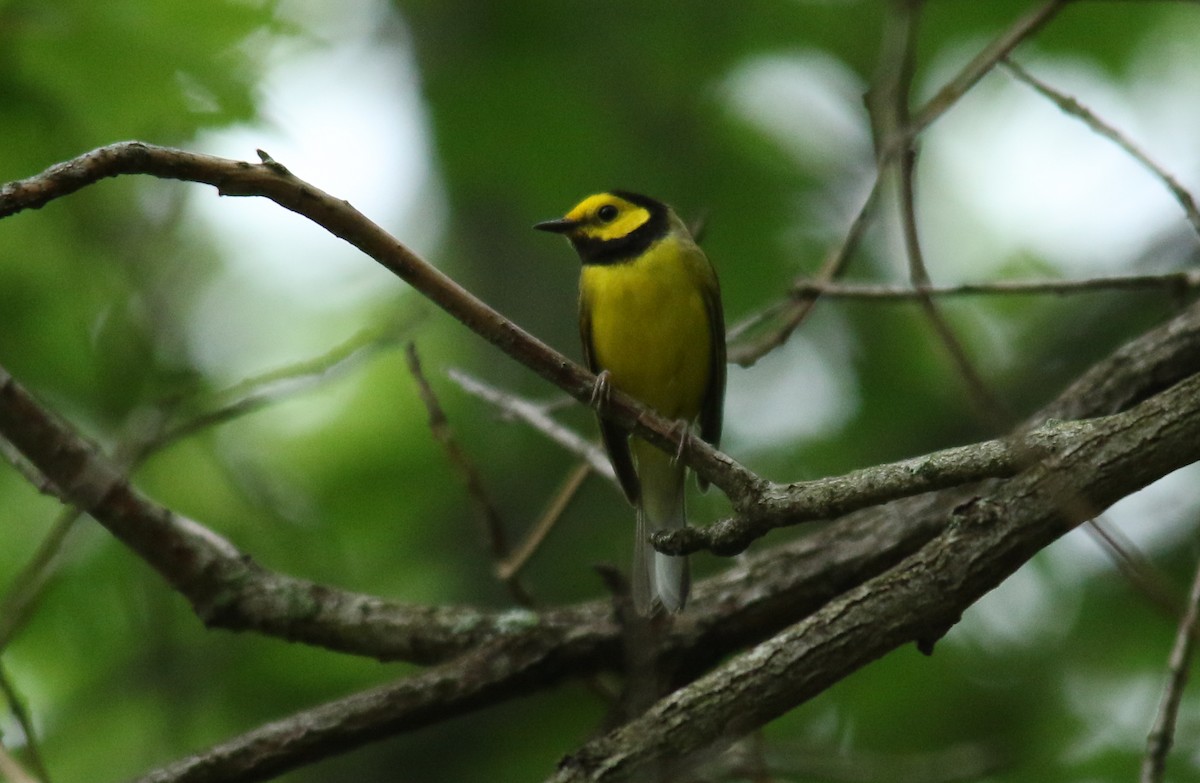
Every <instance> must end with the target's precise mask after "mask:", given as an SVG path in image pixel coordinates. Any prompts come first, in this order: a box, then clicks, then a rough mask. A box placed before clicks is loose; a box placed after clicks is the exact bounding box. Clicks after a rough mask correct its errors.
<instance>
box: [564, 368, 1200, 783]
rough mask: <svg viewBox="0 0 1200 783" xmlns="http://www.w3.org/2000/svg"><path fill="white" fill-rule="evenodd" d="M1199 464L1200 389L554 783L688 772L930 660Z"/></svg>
mask: <svg viewBox="0 0 1200 783" xmlns="http://www.w3.org/2000/svg"><path fill="white" fill-rule="evenodd" d="M1197 459H1200V375H1196V376H1193V377H1191V378H1189V379H1188V380H1186V381H1184V382H1182V383H1180V384H1178V385H1176V386H1174V387H1172V388H1171V389H1169V390H1167V391H1165V392H1163V393H1162V394H1160V395H1158V396H1157V397H1154V398H1152V399H1150V400H1147V401H1146V402H1144V403H1142V404H1141V405H1139V406H1137V407H1136V408H1134V409H1132V410H1130V411H1128V412H1126V413H1122V414H1119V415H1116V416H1112V417H1108V418H1106V419H1104V420H1103V421H1102V422H1100V423H1097V424H1096V425H1095V426H1089V427H1087V428H1086V431H1085V432H1084V434H1083V436H1082V437H1081V438H1079V440H1078V441H1077V442H1076V443H1074V444H1072V445H1071V446H1070V447H1069V448H1066V449H1064V450H1063V451H1062V452H1061V453H1058V454H1055V455H1054V456H1053V457H1052V458H1051V459H1048V460H1046V461H1045V462H1043V463H1041V464H1039V465H1038V466H1036V467H1034V468H1033V469H1031V470H1029V471H1026V472H1025V473H1022V474H1021V475H1020V476H1018V477H1016V478H1014V479H1012V480H1010V481H1007V482H1002V483H1000V484H998V485H997V486H995V488H994V489H993V490H992V491H990V492H988V493H987V494H985V495H983V496H982V497H979V498H977V499H975V500H973V501H972V502H970V503H967V504H964V505H963V506H961V507H960V508H958V509H956V510H955V512H954V513H953V514H952V516H951V518H950V521H951V524H950V525H949V526H948V527H947V528H946V530H945V531H944V532H943V533H941V534H940V535H939V536H938V537H937V538H936V539H935V540H934V541H932V542H930V544H928V545H927V546H925V547H922V548H921V549H920V550H919V551H917V552H916V553H915V554H913V555H912V556H910V557H908V558H907V559H905V560H904V561H903V562H902V563H901V564H900V565H899V566H897V567H896V568H894V569H892V570H890V571H888V572H886V573H884V574H881V575H880V576H878V577H875V578H874V579H872V580H870V581H868V582H866V583H865V584H863V585H861V586H859V587H857V588H855V589H853V590H850V591H849V592H847V593H846V594H844V595H842V596H840V597H839V598H837V599H835V600H834V601H832V602H831V603H829V604H828V605H826V606H824V607H823V608H822V609H820V610H819V611H818V612H817V613H816V614H814V615H812V616H811V617H809V618H807V619H805V620H803V621H801V622H799V623H797V624H795V625H793V626H792V627H790V628H788V629H787V630H786V631H784V632H782V633H780V634H778V635H777V636H774V637H772V638H771V639H770V640H769V641H767V642H764V643H763V644H760V645H758V646H757V647H754V648H753V649H751V650H749V651H747V652H745V653H742V654H741V655H738V656H737V657H735V658H734V659H733V660H731V661H729V662H728V663H726V664H725V665H723V666H721V667H719V668H717V669H715V670H714V671H712V672H710V673H709V674H707V675H706V676H704V677H703V678H701V679H699V680H697V681H695V682H694V683H692V684H691V685H689V686H687V687H685V688H683V689H681V690H679V691H676V692H675V693H673V694H671V695H670V696H668V697H666V698H665V699H663V700H662V701H660V702H659V703H657V704H656V705H655V706H654V707H652V708H651V709H650V710H649V711H648V712H647V713H646V714H645V715H643V716H642V717H640V718H638V719H637V720H634V721H632V722H630V723H628V724H626V725H625V726H623V727H621V728H620V729H618V730H616V731H614V732H612V733H610V734H608V735H606V736H604V737H602V738H600V739H598V740H595V741H593V742H591V743H589V744H588V745H586V746H585V747H584V748H583V749H582V750H580V751H579V752H578V753H576V754H573V755H572V756H571V757H570V758H569V759H568V760H567V761H566V762H565V763H564V765H563V766H562V767H561V768H560V770H559V772H558V774H556V775H555V776H554V777H553V778H552V780H554V781H555V782H556V783H567V781H572V782H574V781H618V780H629V779H631V778H635V777H637V776H638V775H640V774H642V773H643V772H644V771H646V770H647V769H651V768H653V769H661V768H664V767H666V768H668V769H670V768H671V767H674V766H685V765H687V764H688V763H694V761H695V760H696V756H697V755H698V756H700V757H706V756H707V755H709V754H711V753H713V752H715V751H717V750H720V749H721V748H723V747H725V746H726V745H728V744H729V743H730V742H732V741H733V740H734V739H736V738H737V737H739V736H741V735H743V734H745V733H746V732H748V731H751V730H753V729H755V728H757V727H759V726H762V725H763V724H765V723H767V722H769V721H771V720H773V719H774V718H776V717H778V716H780V715H782V714H783V713H784V712H786V711H788V710H790V709H792V708H794V707H795V706H797V705H798V704H801V703H803V702H804V701H806V700H807V699H809V698H812V697H813V696H815V695H816V694H818V693H820V692H821V691H823V690H824V689H825V688H827V687H829V686H830V685H831V684H833V683H834V682H837V681H838V680H840V679H841V678H843V677H845V676H847V675H849V674H850V673H852V672H854V671H856V670H857V669H859V668H861V667H862V666H864V665H866V664H867V663H869V662H870V661H873V660H875V659H876V658H879V657H881V656H882V655H884V654H885V653H887V652H889V651H891V650H893V649H895V648H896V647H898V646H900V645H902V644H905V643H907V642H911V641H916V642H918V643H920V644H921V645H922V647H923V649H927V650H928V649H931V648H932V642H933V641H934V640H936V639H937V638H939V637H940V636H941V635H942V634H943V633H945V631H946V630H947V629H949V628H950V627H951V626H952V625H953V624H954V623H956V622H957V621H958V619H959V617H960V615H961V613H962V612H963V611H964V610H965V609H966V608H967V607H969V606H970V605H971V604H972V603H974V602H975V601H976V600H978V599H979V598H980V597H981V596H982V595H983V594H984V593H986V592H987V591H989V590H991V589H992V588H994V587H996V586H997V585H998V584H1000V582H1002V581H1003V580H1004V579H1005V578H1006V577H1007V576H1008V575H1009V574H1011V573H1012V572H1013V571H1015V570H1016V569H1017V568H1018V567H1020V566H1021V565H1022V564H1023V563H1024V562H1025V561H1026V560H1028V559H1029V558H1030V557H1032V556H1033V555H1034V554H1035V553H1036V552H1037V551H1038V550H1040V549H1041V548H1042V547H1044V546H1046V545H1047V544H1049V543H1050V542H1051V541H1053V540H1055V539H1056V538H1058V537H1059V536H1060V535H1062V534H1063V533H1065V532H1066V531H1068V530H1070V529H1071V528H1072V527H1074V526H1075V525H1076V524H1079V523H1080V522H1083V521H1084V520H1086V519H1088V518H1090V517H1092V516H1094V515H1095V514H1097V513H1099V512H1100V511H1102V510H1103V509H1105V508H1107V507H1108V506H1109V505H1111V504H1112V503H1113V502H1115V501H1116V500H1118V499H1120V498H1121V497H1124V496H1125V495H1127V494H1129V493H1131V492H1134V491H1137V490H1138V489H1140V488H1142V487H1143V486H1145V485H1146V484H1148V483H1150V482H1151V481H1154V480H1155V479H1157V478H1159V477H1161V476H1163V475H1165V474H1167V473H1169V472H1171V471H1173V470H1175V469H1177V468H1179V467H1182V466H1184V465H1187V464H1190V463H1191V462H1194V461H1196V460H1197Z"/></svg>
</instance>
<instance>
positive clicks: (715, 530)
mask: <svg viewBox="0 0 1200 783" xmlns="http://www.w3.org/2000/svg"><path fill="white" fill-rule="evenodd" d="M1091 426H1092V424H1091V423H1090V422H1086V421H1085V422H1069V423H1062V422H1056V423H1053V424H1044V425H1042V426H1041V427H1039V428H1036V429H1033V430H1030V431H1029V432H1026V433H1024V434H1023V435H1021V436H1019V437H1015V438H1001V439H997V440H989V441H984V442H982V443H976V444H974V445H971V446H955V447H953V448H949V449H944V450H942V451H936V452H933V453H931V454H926V455H924V456H921V457H915V458H912V459H906V460H901V461H899V462H893V463H889V464H884V465H875V466H873V467H870V468H864V469H862V470H856V471H851V472H850V473H846V474H844V475H842V476H830V477H828V478H820V479H814V480H812V481H802V482H797V483H793V484H773V485H771V486H770V488H769V489H768V490H767V491H766V492H765V493H764V495H763V498H762V500H761V501H760V504H759V505H758V507H757V509H756V510H755V512H754V513H752V514H742V515H740V516H736V517H732V518H729V519H724V520H721V521H720V522H715V523H713V524H712V525H709V526H708V527H685V528H681V529H678V530H672V531H669V532H660V533H655V534H654V535H653V536H651V540H652V541H653V543H654V546H655V548H656V549H658V550H659V551H661V552H666V553H667V554H672V555H683V554H690V553H692V552H696V551H699V550H702V549H703V550H708V551H710V552H713V553H714V554H718V555H733V554H737V553H738V552H741V551H742V550H744V549H745V548H746V547H747V546H749V545H750V543H752V542H753V541H754V540H756V539H758V538H760V537H761V536H764V535H766V534H767V533H768V532H770V531H771V530H774V529H776V528H780V527H788V526H792V525H798V524H802V523H805V522H812V521H816V520H821V519H834V518H836V517H839V516H842V515H843V514H848V513H850V512H851V511H855V510H858V509H860V508H866V507H868V506H872V505H876V504H878V503H884V502H887V501H889V500H896V499H898V498H901V497H911V496H912V495H916V494H921V493H924V492H929V491H933V490H936V489H944V488H947V487H955V486H961V485H963V484H970V483H973V482H976V481H980V480H982V479H986V478H1008V477H1012V476H1015V475H1017V474H1018V473H1019V472H1021V471H1022V470H1023V469H1025V468H1026V467H1028V466H1029V465H1030V464H1032V461H1033V460H1032V458H1033V457H1039V458H1040V457H1044V456H1046V455H1047V454H1049V453H1052V452H1054V451H1056V450H1057V449H1059V448H1064V447H1065V444H1067V443H1070V442H1071V441H1072V440H1073V439H1075V438H1077V437H1083V436H1085V435H1086V432H1085V431H1086V430H1087V429H1088V428H1089V427H1091Z"/></svg>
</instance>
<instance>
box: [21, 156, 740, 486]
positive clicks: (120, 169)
mask: <svg viewBox="0 0 1200 783" xmlns="http://www.w3.org/2000/svg"><path fill="white" fill-rule="evenodd" d="M259 155H260V157H261V158H262V159H263V161H264V162H263V163H261V164H251V163H246V162H244V161H234V160H228V159H225V158H218V157H215V156H212V155H201V154H198V153H192V152H184V151H182V150H176V149H170V148H168V147H159V146H155V145H153V144H146V143H143V142H138V141H127V142H120V143H118V144H111V145H109V146H107V147H100V148H99V149H95V150H92V151H91V152H88V153H85V154H83V155H80V156H79V157H77V158H74V159H72V160H69V161H66V162H64V163H59V164H57V165H55V166H51V167H50V168H49V169H47V170H46V171H44V172H42V173H41V174H38V175H36V176H33V177H30V178H28V179H24V180H18V181H15V182H10V183H8V184H6V185H4V186H3V187H2V188H0V218H4V217H7V216H9V215H13V214H16V213H17V212H20V211H22V210H26V209H37V208H38V207H41V206H44V205H45V204H47V203H49V202H50V201H53V200H54V199H57V198H61V197H63V196H67V195H70V194H71V193H74V192H76V191H78V190H80V189H81V188H84V187H87V186H89V185H93V184H95V183H97V182H100V181H101V180H104V179H106V178H109V177H116V176H122V175H129V174H149V175H152V176H155V177H159V178H161V179H176V180H183V181H188V182H198V183H202V184H206V185H212V186H214V187H216V188H217V191H218V193H220V194H221V195H225V196H262V197H264V198H268V199H270V200H271V201H274V202H275V203H276V204H278V205H280V206H281V207H283V208H285V209H288V210H291V211H292V212H295V213H296V214H298V215H301V216H303V217H306V218H308V219H309V220H311V221H313V222H314V223H316V224H317V225H319V226H321V227H322V228H324V229H325V230H327V231H329V232H330V233H331V234H333V235H334V236H336V237H338V238H340V239H343V240H345V241H346V242H349V243H350V244H351V245H353V246H354V247H356V248H358V249H359V250H361V251H362V252H363V253H365V254H367V255H368V256H370V257H371V258H373V259H374V260H375V261H377V262H378V263H379V264H381V265H382V266H383V267H385V268H386V269H388V270H389V271H390V272H392V273H393V274H395V275H396V276H397V277H399V278H401V279H402V280H404V281H405V282H407V283H408V284H409V285H411V286H412V287H413V288H415V289H416V290H417V291H419V292H420V293H421V294H422V295H424V296H425V297H426V298H427V299H429V300H430V301H432V302H433V303H434V304H436V305H437V306H438V307H440V308H442V309H443V310H445V311H446V312H447V313H449V314H450V315H451V316H453V317H454V318H455V319H456V320H458V321H459V322H461V323H462V324H463V325H464V326H466V327H467V328H468V329H470V330H471V331H473V332H475V333H476V334H477V335H479V336H480V337H482V338H484V339H485V340H487V341H488V342H490V343H491V344H492V345H494V346H495V347H497V348H499V349H500V350H501V351H503V352H504V353H506V354H507V355H508V356H510V357H512V358H513V359H515V360H516V361H518V362H520V363H521V364H523V365H525V366H526V367H528V368H529V369H531V370H533V371H534V372H536V373H537V374H538V375H540V376H542V377H543V378H545V379H546V380H547V381H549V382H550V383H552V384H554V385H556V386H558V387H559V388H561V389H562V390H563V391H565V392H567V393H568V394H570V395H571V396H572V397H574V398H575V399H576V400H578V401H580V402H582V403H584V404H587V405H592V404H593V401H592V398H593V394H592V392H593V390H594V389H595V385H596V376H595V375H593V374H592V373H590V372H588V371H587V370H585V369H584V368H583V367H581V366H580V365H578V364H576V363H575V362H573V361H571V360H570V359H568V358H567V357H566V356H563V355H562V354H560V353H559V352H557V351H555V350H554V349H552V348H551V347H550V346H548V345H546V344H545V343H544V342H542V341H541V340H539V339H537V338H536V337H534V336H533V335H531V334H529V333H528V332H526V331H525V330H524V329H522V328H521V327H519V326H517V325H516V324H515V323H513V322H512V321H510V320H508V319H507V318H505V317H504V316H503V315H501V314H500V313H498V312H496V311H495V310H494V309H492V308H491V307H489V306H488V305H487V304H485V303H484V302H483V301H482V300H481V299H479V298H478V297H476V296H475V295H474V294H472V293H470V292H469V291H467V290H466V289H465V288H463V287H462V286H460V285H459V284H458V283H456V282H455V281H454V280H452V279H451V278H450V277H449V276H447V275H446V274H445V273H443V272H441V271H440V270H438V269H436V268H435V267H434V266H433V265H431V264H429V263H428V262H427V261H425V260H424V259H422V258H421V257H420V256H418V255H417V254H416V253H414V252H413V251H412V250H410V249H408V248H407V247H405V246H404V245H403V244H402V243H400V242H399V241H398V240H396V238H395V237H393V236H391V235H390V234H388V233H387V232H386V231H384V230H383V229H382V228H381V227H379V226H378V225H377V224H375V223H373V222H372V221H370V220H369V219H367V217H366V216H364V215H363V214H362V213H361V212H359V211H358V210H356V209H355V208H354V207H353V206H351V205H350V203H349V202H348V201H345V200H344V199H339V198H335V197H333V196H331V195H329V194H328V193H325V192H324V191H322V190H320V189H318V188H316V187H314V186H313V185H310V184H308V183H307V182H304V181H303V180H301V179H299V178H298V177H296V176H295V175H293V174H292V173H291V172H290V171H288V170H287V169H286V168H284V167H283V166H281V165H280V164H278V163H276V162H275V161H273V160H271V158H270V157H269V156H267V155H266V153H264V152H262V151H261V150H260V151H259ZM598 413H599V414H600V415H601V416H603V417H604V418H606V419H609V420H610V421H612V422H614V423H615V424H617V425H618V426H620V427H623V428H624V429H626V430H629V431H630V432H635V433H637V434H638V435H639V436H641V437H642V438H643V439H645V440H647V441H649V442H651V443H653V444H654V445H655V446H658V447H659V448H661V449H663V450H664V451H669V452H670V453H671V454H675V453H677V452H680V451H681V449H680V443H679V438H680V436H679V432H678V428H677V427H675V426H674V422H671V421H668V420H666V419H664V418H663V417H661V416H659V415H657V414H656V413H655V412H654V411H652V410H650V409H649V408H647V407H646V406H644V405H642V404H641V403H639V402H638V401H637V400H635V399H633V398H632V397H630V396H629V395H628V394H625V393H623V392H620V391H619V390H616V389H614V390H613V391H612V393H611V394H609V395H606V396H605V398H604V400H603V401H602V404H598ZM687 438H688V443H687V444H686V448H685V449H682V453H684V455H685V456H684V460H685V461H686V462H687V464H688V466H689V467H691V468H692V469H693V470H695V471H696V473H698V474H699V475H700V476H701V477H703V478H704V479H706V480H708V481H709V482H710V483H712V484H715V485H716V486H718V487H720V488H721V490H722V491H723V492H725V493H726V494H727V495H728V496H729V497H730V499H731V500H732V501H733V503H734V505H735V506H736V505H738V504H740V503H746V502H752V500H751V496H752V495H753V493H754V492H755V490H756V489H757V488H758V485H759V484H760V480H759V479H758V478H757V477H756V476H755V475H754V474H753V473H751V472H750V471H748V470H746V469H745V468H743V467H742V466H741V465H739V464H738V463H737V462H735V461H734V460H733V459H731V458H730V457H729V456H728V455H725V454H722V453H721V452H719V451H717V450H716V449H714V448H712V446H710V445H709V444H708V443H706V442H704V441H703V440H702V439H701V438H699V437H693V436H690V435H689V436H687Z"/></svg>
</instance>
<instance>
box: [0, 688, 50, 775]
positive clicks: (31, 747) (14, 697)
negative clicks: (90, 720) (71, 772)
mask: <svg viewBox="0 0 1200 783" xmlns="http://www.w3.org/2000/svg"><path fill="white" fill-rule="evenodd" d="M0 693H3V694H4V699H5V701H7V702H8V709H9V711H10V712H11V713H12V715H13V718H14V719H15V720H16V721H17V725H18V726H20V727H21V733H22V734H24V735H25V749H26V751H27V752H28V756H29V761H30V763H31V764H32V765H33V768H34V772H35V773H36V774H37V776H38V777H40V778H41V779H42V780H43V781H44V782H45V783H50V774H49V773H48V772H47V771H46V764H45V762H43V761H42V753H41V750H40V749H39V747H38V738H37V734H36V733H35V732H34V729H33V720H32V718H30V716H29V711H28V710H26V709H25V703H24V702H23V701H22V700H21V695H20V694H19V693H17V690H16V688H14V687H13V684H12V682H11V681H9V679H8V670H7V669H5V668H4V666H3V665H0ZM3 752H4V746H3V744H2V743H0V753H3ZM7 760H8V761H11V762H12V764H13V765H16V770H15V771H13V770H11V769H9V770H6V769H5V768H4V767H3V766H0V773H3V774H0V777H3V776H4V775H9V776H10V777H12V780H13V781H14V783H16V781H20V780H30V781H32V780H33V778H32V777H29V775H28V773H25V771H24V770H23V769H20V766H19V765H17V764H16V760H15V759H12V758H11V757H10V758H8V759H7ZM16 772H20V773H22V774H25V775H26V777H24V778H22V777H20V776H19V775H17V774H16Z"/></svg>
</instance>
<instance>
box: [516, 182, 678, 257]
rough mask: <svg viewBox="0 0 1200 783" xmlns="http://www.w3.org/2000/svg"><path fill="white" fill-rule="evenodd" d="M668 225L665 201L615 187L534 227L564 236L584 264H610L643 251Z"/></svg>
mask: <svg viewBox="0 0 1200 783" xmlns="http://www.w3.org/2000/svg"><path fill="white" fill-rule="evenodd" d="M668 225H669V210H668V209H667V207H666V205H665V204H661V203H659V202H657V201H654V200H653V199H650V198H647V197H645V196H639V195H637V194H634V193H629V192H626V191H622V190H616V191H612V192H609V193H597V194H596V195H594V196H588V197H587V198H585V199H584V200H583V201H581V202H579V203H578V204H576V205H575V207H574V208H572V209H571V211H570V212H568V213H567V214H566V215H565V216H564V217H562V218H561V219H559V220H547V221H546V222H544V223H538V224H537V225H536V226H534V228H537V229H539V230H541V231H552V232H554V233H556V234H563V235H564V236H566V237H567V238H568V239H570V240H571V244H572V245H574V246H575V250H576V251H578V253H579V256H580V258H581V259H582V260H583V263H584V264H611V263H616V262H619V261H624V260H628V259H630V258H632V257H634V256H637V255H639V254H641V253H643V252H645V250H646V249H647V248H648V247H649V246H650V245H651V244H653V243H654V242H655V241H657V240H658V239H660V238H661V237H662V236H663V235H665V234H666V232H667V229H668Z"/></svg>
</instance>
